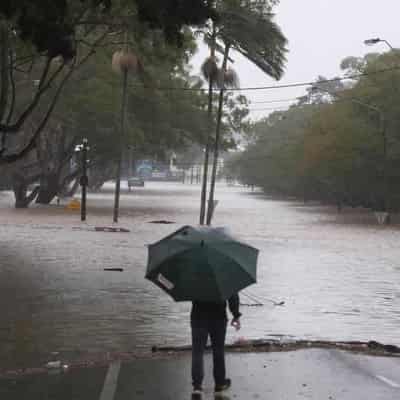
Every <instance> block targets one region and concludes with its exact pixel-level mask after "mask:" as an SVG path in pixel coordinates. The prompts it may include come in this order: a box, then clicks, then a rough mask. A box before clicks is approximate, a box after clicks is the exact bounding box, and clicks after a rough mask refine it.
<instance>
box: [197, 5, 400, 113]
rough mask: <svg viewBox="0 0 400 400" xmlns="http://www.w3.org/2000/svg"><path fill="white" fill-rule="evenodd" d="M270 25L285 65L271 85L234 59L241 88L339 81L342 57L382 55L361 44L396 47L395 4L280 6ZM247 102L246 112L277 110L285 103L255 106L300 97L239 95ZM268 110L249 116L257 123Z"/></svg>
mask: <svg viewBox="0 0 400 400" xmlns="http://www.w3.org/2000/svg"><path fill="white" fill-rule="evenodd" d="M275 14H276V18H275V19H276V22H277V23H278V24H279V25H280V27H281V29H282V31H283V33H284V34H285V35H286V37H287V39H288V41H289V45H288V48H289V53H288V57H287V58H288V63H287V66H286V72H285V75H284V76H283V78H282V79H281V81H279V82H276V81H274V80H273V79H271V78H269V77H268V76H267V75H265V74H264V73H262V72H261V71H260V70H259V69H258V68H256V67H254V66H252V65H251V64H250V63H249V62H248V61H246V60H245V59H243V58H242V57H240V56H239V57H238V56H235V57H234V58H235V64H234V69H235V70H236V72H238V74H239V77H240V85H241V87H253V86H270V85H274V84H286V83H296V82H309V81H313V80H315V79H316V78H317V76H319V75H323V76H326V77H329V78H331V77H334V76H338V75H342V72H341V71H340V68H339V65H340V61H341V60H342V59H343V58H345V57H347V56H360V57H361V56H364V55H365V54H366V53H368V52H372V51H375V52H385V51H387V50H388V48H387V46H386V45H385V44H384V43H379V44H377V45H375V46H373V47H367V46H365V45H364V43H363V42H364V40H365V39H368V38H372V37H380V38H382V39H386V40H387V41H389V42H390V43H391V44H392V46H393V47H400V0H380V1H372V0H301V1H299V0H281V4H280V5H279V6H278V7H277V8H276V9H275ZM206 55H207V51H206V49H205V48H201V49H200V51H199V53H198V54H197V55H196V56H195V58H194V60H193V67H194V69H193V72H194V73H198V72H199V68H200V67H199V65H201V60H204V58H205V57H206ZM243 93H244V94H246V96H247V97H248V98H249V99H250V100H251V101H252V104H251V106H250V107H251V109H253V110H254V109H265V108H278V109H279V107H281V106H285V105H288V104H290V103H288V102H283V103H273V104H259V103H256V102H261V101H271V100H272V101H274V100H281V99H290V98H294V97H297V96H301V95H302V94H304V88H300V89H299V88H297V89H279V90H276V89H275V90H268V91H254V92H243ZM270 112H271V110H261V111H252V114H251V116H252V118H254V119H255V118H261V117H263V116H265V115H267V114H268V113H270Z"/></svg>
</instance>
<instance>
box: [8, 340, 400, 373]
mask: <svg viewBox="0 0 400 400" xmlns="http://www.w3.org/2000/svg"><path fill="white" fill-rule="evenodd" d="M225 349H226V352H227V353H274V352H292V351H298V350H304V349H336V350H344V351H347V352H350V353H355V354H364V355H369V356H377V357H382V356H384V357H400V347H397V346H394V345H385V344H381V343H379V342H376V341H369V342H357V341H347V342H346V341H338V342H329V341H307V340H297V341H288V342H284V341H280V340H251V341H241V342H238V343H233V344H227V345H226V347H225ZM190 351H191V345H185V346H153V347H152V348H151V351H149V352H141V353H138V352H113V353H105V354H98V355H94V356H92V357H90V358H89V357H88V358H85V359H75V360H62V361H61V362H60V367H59V368H57V369H53V368H48V366H46V365H43V366H40V367H31V368H21V369H13V370H5V369H3V370H0V379H16V378H19V377H24V376H31V375H40V374H44V373H60V374H62V373H65V372H67V371H70V370H77V369H83V368H100V367H107V366H108V365H110V364H112V363H114V362H133V361H135V360H138V361H141V360H154V361H157V360H165V359H173V358H181V357H186V356H187V355H188V354H190ZM207 351H210V346H208V347H207Z"/></svg>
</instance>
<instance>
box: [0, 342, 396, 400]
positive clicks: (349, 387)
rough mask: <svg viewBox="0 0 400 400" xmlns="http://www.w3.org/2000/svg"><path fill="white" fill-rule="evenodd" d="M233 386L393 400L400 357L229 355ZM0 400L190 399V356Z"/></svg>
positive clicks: (318, 397) (61, 378)
mask: <svg viewBox="0 0 400 400" xmlns="http://www.w3.org/2000/svg"><path fill="white" fill-rule="evenodd" d="M227 369H228V373H229V376H230V377H231V379H232V381H233V385H232V388H231V390H230V391H229V392H227V396H226V397H225V399H226V400H229V399H231V400H234V399H235V400H257V399H260V400H294V399H299V400H300V399H301V400H303V399H310V400H325V399H326V400H397V399H399V398H400V372H399V371H400V358H387V357H386V358H384V357H371V356H364V355H363V356H362V355H356V354H352V353H346V352H343V351H338V350H317V349H313V350H299V351H295V352H286V353H285V352H283V353H256V354H229V355H228V356H227ZM214 397H215V396H214V394H213V383H212V380H211V356H210V355H207V356H206V378H205V382H204V396H203V398H204V399H206V400H210V399H214ZM0 398H1V399H2V400H3V399H4V400H45V399H46V400H47V399H49V400H50V399H52V400H53V399H54V400H72V399H73V400H133V399H138V400H139V399H143V400H144V399H146V400H188V399H191V386H190V356H189V355H188V354H186V355H183V356H180V357H179V358H177V359H164V360H142V361H135V362H132V363H126V364H122V365H120V364H118V363H115V364H113V365H111V366H110V367H109V368H107V367H102V368H92V369H78V370H74V371H71V372H68V373H66V374H60V375H42V376H34V377H30V378H23V379H21V380H18V381H12V380H7V381H4V380H3V381H0Z"/></svg>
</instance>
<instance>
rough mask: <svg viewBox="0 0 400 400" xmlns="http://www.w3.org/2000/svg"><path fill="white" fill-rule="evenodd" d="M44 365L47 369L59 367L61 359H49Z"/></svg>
mask: <svg viewBox="0 0 400 400" xmlns="http://www.w3.org/2000/svg"><path fill="white" fill-rule="evenodd" d="M46 367H47V368H48V369H59V368H61V361H49V362H48V363H47V364H46Z"/></svg>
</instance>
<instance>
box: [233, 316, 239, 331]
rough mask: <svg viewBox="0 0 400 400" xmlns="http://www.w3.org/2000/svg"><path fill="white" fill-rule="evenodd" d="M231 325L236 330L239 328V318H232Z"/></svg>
mask: <svg viewBox="0 0 400 400" xmlns="http://www.w3.org/2000/svg"><path fill="white" fill-rule="evenodd" d="M231 326H233V327H234V328H235V329H236V330H237V331H238V330H239V329H240V328H241V325H240V319H239V318H233V320H232V321H231Z"/></svg>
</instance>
